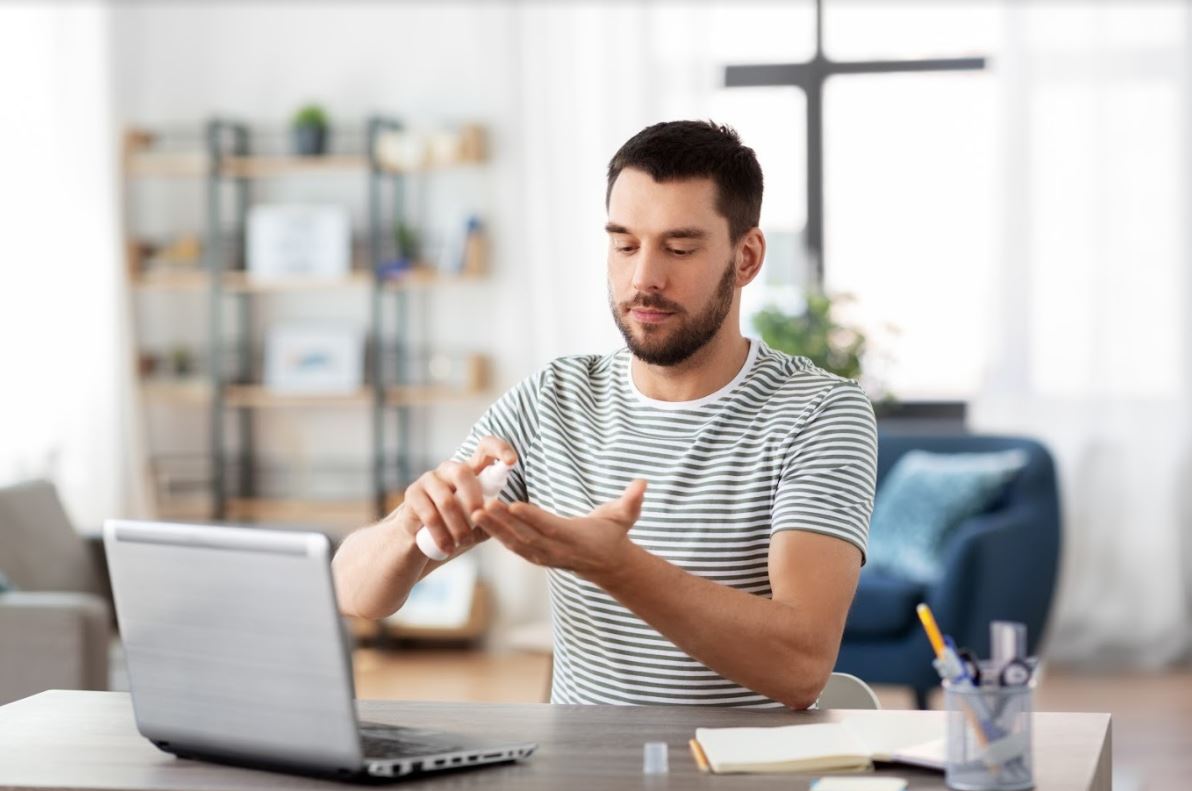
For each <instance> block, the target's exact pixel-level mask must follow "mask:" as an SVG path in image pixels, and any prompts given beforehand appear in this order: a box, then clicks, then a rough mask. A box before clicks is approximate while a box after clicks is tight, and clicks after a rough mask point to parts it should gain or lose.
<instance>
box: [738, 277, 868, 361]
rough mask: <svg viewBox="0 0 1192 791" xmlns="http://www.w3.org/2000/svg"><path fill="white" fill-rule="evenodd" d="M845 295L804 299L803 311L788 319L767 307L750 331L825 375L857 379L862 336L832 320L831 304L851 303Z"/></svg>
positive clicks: (819, 295) (789, 316)
mask: <svg viewBox="0 0 1192 791" xmlns="http://www.w3.org/2000/svg"><path fill="white" fill-rule="evenodd" d="M851 299H852V297H850V296H848V295H837V296H835V297H830V296H828V295H826V294H819V293H810V294H808V295H807V309H806V310H805V311H803V313H801V314H797V315H792V314H789V313H786V312H784V311H782V310H780V309H779V308H777V307H773V306H771V307H767V308H765V309H763V310H761V311H759V312H758V313H757V314H755V315H754V317H753V326H754V328H755V329H756V330H757V331H758V332H759V333H761V336H762V340H764V341H765V342H766V344H767V345H769V346H770V347H772V348H774V349H778V350H779V351H784V352H786V353H787V354H793V355H797V356H800V357H807V358H808V359H810V360H811V361H812V362H813V363H815V364H816V365H817V366H819V367H820V368H823V369H824V370H825V371H829V372H831V373H834V374H836V375H837V376H843V377H845V378H846V379H860V378H861V358H862V357H863V356H864V354H865V346H866V337H865V333H864V332H863V331H862V330H860V329H858V328H857V327H850V326H846V325H843V324H839V323H837V322H836V320H835V319H834V318H833V316H832V307H833V303H834V302H835V304H840V303H843V302H848V301H851Z"/></svg>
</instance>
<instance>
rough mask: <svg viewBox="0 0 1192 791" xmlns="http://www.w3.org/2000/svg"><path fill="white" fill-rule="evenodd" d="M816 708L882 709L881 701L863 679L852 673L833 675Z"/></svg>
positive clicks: (829, 678) (825, 686)
mask: <svg viewBox="0 0 1192 791" xmlns="http://www.w3.org/2000/svg"><path fill="white" fill-rule="evenodd" d="M816 707H817V708H821V709H880V708H881V707H882V704H881V701H879V700H878V699H877V695H875V694H874V692H873V690H872V689H870V688H869V685H868V684H866V683H865V682H864V681H862V680H861V679H859V678H857V677H856V676H854V675H852V674H850V673H833V674H832V675H831V676H829V677H828V683H827V684H826V685H824V691H823V692H821V693H820V696H819V700H817V701H816Z"/></svg>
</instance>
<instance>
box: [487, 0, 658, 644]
mask: <svg viewBox="0 0 1192 791" xmlns="http://www.w3.org/2000/svg"><path fill="white" fill-rule="evenodd" d="M511 36H512V41H513V46H512V47H511V49H512V51H513V52H514V53H515V58H516V64H515V68H514V70H513V74H514V79H515V80H516V81H517V88H516V91H515V95H516V97H517V102H518V107H517V114H516V119H515V122H514V129H513V139H514V141H515V143H514V145H513V146H512V149H511V150H510V151H509V152H508V153H509V155H510V156H511V157H512V158H513V160H514V161H513V162H509V163H506V164H507V165H508V166H509V167H506V169H505V170H504V174H505V175H506V176H507V177H508V178H510V179H511V180H512V181H513V182H514V183H515V184H516V188H515V190H511V191H509V192H506V193H505V194H507V195H510V198H511V199H513V200H515V201H516V202H517V204H518V205H519V206H520V209H521V211H520V212H519V213H518V214H517V215H516V217H515V219H514V222H515V223H516V225H517V227H515V228H514V229H512V231H511V232H510V233H509V239H510V242H509V243H508V245H507V246H506V247H504V248H503V249H502V250H501V251H500V254H501V255H502V257H503V260H508V261H511V262H513V261H516V263H515V264H511V266H515V267H516V268H517V269H518V270H519V274H518V279H519V283H520V284H523V285H522V286H521V287H520V288H519V290H518V292H519V293H518V294H517V297H516V298H517V300H518V302H517V305H519V306H520V313H519V315H522V316H524V317H526V321H532V322H533V324H532V327H533V332H531V333H525V332H524V331H523V330H524V327H525V326H527V325H526V324H519V325H518V329H519V334H518V336H517V338H516V339H515V341H514V342H515V344H516V345H517V346H518V347H519V348H520V349H521V351H522V357H523V361H524V365H523V372H522V373H521V375H528V374H529V373H530V372H531V371H533V370H535V369H537V368H539V367H541V366H543V365H545V364H546V363H547V362H549V361H550V360H551V359H553V358H555V357H558V356H561V355H566V354H584V353H604V352H607V351H609V350H611V349H613V348H616V347H617V346H618V345H620V344H621V343H622V341H621V338H620V335H619V334H618V333H617V331H616V328H615V326H614V325H613V322H612V319H611V317H610V316H609V313H608V308H607V305H606V301H605V290H606V285H605V284H606V276H605V254H604V250H605V246H606V244H607V242H606V236H605V233H604V217H605V213H604V185H605V170H606V167H607V165H608V160H609V159H610V158H611V157H612V155H613V153H614V152H615V151H616V150H617V149H618V148H619V147H620V145H621V144H622V143H624V142H625V141H626V140H627V139H628V138H629V137H630V136H632V135H633V134H635V133H636V132H638V131H639V130H641V129H642V128H643V127H645V126H647V125H648V124H650V123H653V122H654V121H656V120H659V119H657V118H656V117H654V115H653V114H652V113H651V102H650V98H651V91H652V90H653V87H654V81H655V77H654V75H653V73H652V72H651V70H650V69H649V68H648V59H649V55H650V45H649V41H650V25H649V16H648V13H647V9H646V8H645V6H644V5H640V4H636V3H633V4H630V3H626V4H624V5H611V6H610V5H607V4H595V3H591V4H589V3H565V4H558V5H557V6H556V5H550V4H546V3H522V4H518V5H516V6H514V7H513V8H512V9H511ZM518 378H520V376H519V377H518ZM483 564H484V572H485V574H486V575H487V576H488V577H489V578H490V579H492V580H494V581H496V582H497V584H496V585H495V586H494V588H495V590H496V594H497V597H498V604H499V608H500V613H501V617H502V620H503V622H505V623H519V622H529V621H534V620H540V619H544V618H545V617H546V616H547V612H548V607H547V596H546V582H545V575H544V574H543V573H542V571H541V569H538V568H536V567H533V566H529V565H528V564H526V563H525V562H524V561H522V560H521V559H519V558H517V557H516V556H514V555H512V554H511V553H509V552H506V551H504V550H503V549H502V548H501V547H499V546H495V545H493V546H487V547H485V548H484V552H483Z"/></svg>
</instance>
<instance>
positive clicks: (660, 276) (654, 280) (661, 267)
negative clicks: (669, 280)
mask: <svg viewBox="0 0 1192 791" xmlns="http://www.w3.org/2000/svg"><path fill="white" fill-rule="evenodd" d="M665 287H666V264H665V262H664V261H663V260H662V255H661V254H660V253H658V252H655V251H650V250H645V249H642V250H641V251H640V252H639V253H638V256H637V261H636V265H635V266H634V268H633V288H634V289H635V290H636V291H661V290H662V289H663V288H665Z"/></svg>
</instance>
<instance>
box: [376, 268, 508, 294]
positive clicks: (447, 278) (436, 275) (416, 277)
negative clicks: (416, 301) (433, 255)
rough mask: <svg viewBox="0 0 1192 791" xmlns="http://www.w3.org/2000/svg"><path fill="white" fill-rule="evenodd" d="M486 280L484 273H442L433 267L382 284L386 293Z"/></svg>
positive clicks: (390, 279) (414, 270) (416, 270)
mask: <svg viewBox="0 0 1192 791" xmlns="http://www.w3.org/2000/svg"><path fill="white" fill-rule="evenodd" d="M483 278H484V273H482V272H458V273H445V272H440V271H439V270H437V269H435V268H434V267H431V266H416V267H414V268H413V269H409V270H407V271H405V272H403V273H402V274H400V275H398V276H397V277H393V278H389V279H387V280H385V281H383V283H382V286H381V287H382V288H383V289H384V290H385V291H409V290H414V289H420V288H431V287H433V286H438V285H446V284H449V283H468V282H474V281H478V280H482V279H483Z"/></svg>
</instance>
